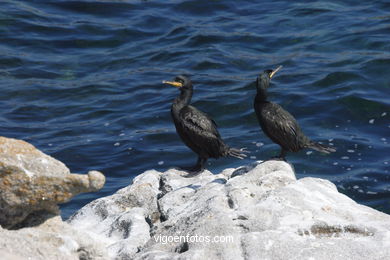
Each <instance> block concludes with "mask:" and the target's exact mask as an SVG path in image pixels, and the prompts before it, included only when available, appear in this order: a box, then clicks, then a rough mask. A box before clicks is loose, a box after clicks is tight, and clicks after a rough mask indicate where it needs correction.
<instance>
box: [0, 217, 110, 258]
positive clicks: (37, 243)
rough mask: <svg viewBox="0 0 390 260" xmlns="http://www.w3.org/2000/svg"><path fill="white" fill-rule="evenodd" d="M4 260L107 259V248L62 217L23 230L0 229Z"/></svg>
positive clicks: (0, 248)
mask: <svg viewBox="0 0 390 260" xmlns="http://www.w3.org/2000/svg"><path fill="white" fill-rule="evenodd" d="M0 256H1V259H7V260H13V259H14V260H19V259H34V260H46V259H58V260H60V259H63V260H68V259H75V260H76V259H83V260H87V259H91V260H92V259H94V260H95V259H96V260H99V259H102V260H103V259H107V258H108V256H107V255H106V253H105V250H104V245H103V244H101V243H100V242H98V241H96V240H94V239H93V238H91V237H89V236H88V235H87V234H85V233H83V232H79V231H78V230H76V229H74V228H72V227H71V226H70V225H69V224H67V223H65V222H63V221H62V220H61V218H60V217H59V216H55V217H52V218H49V219H47V220H46V221H45V222H44V223H42V224H40V225H37V226H34V227H28V228H22V229H19V230H6V229H2V228H1V227H0Z"/></svg>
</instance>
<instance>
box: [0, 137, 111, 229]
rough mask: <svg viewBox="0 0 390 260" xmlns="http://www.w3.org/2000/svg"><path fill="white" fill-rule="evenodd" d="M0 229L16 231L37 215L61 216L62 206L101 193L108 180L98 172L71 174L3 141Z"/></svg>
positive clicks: (15, 142) (34, 151)
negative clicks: (73, 200) (86, 195)
mask: <svg viewBox="0 0 390 260" xmlns="http://www.w3.org/2000/svg"><path fill="white" fill-rule="evenodd" d="M0 153H1V157H0V225H1V226H2V227H3V228H13V227H15V225H17V224H20V223H21V222H22V221H24V220H25V219H26V217H27V216H29V215H30V214H33V213H36V212H52V213H54V214H58V206H57V204H59V203H64V202H67V201H69V200H70V199H71V198H72V197H73V196H75V195H77V194H79V193H82V192H90V191H97V190H99V189H100V188H102V187H103V185H104V182H105V178H104V176H103V174H101V173H100V172H97V171H91V172H89V173H88V175H80V174H71V173H70V171H69V169H68V168H67V167H66V166H65V165H64V164H63V163H61V162H60V161H58V160H56V159H54V158H52V157H50V156H48V155H46V154H44V153H42V152H41V151H39V150H38V149H36V148H35V147H34V146H33V145H31V144H29V143H26V142H24V141H21V140H16V139H11V138H5V137H0Z"/></svg>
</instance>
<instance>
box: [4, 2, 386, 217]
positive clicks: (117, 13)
mask: <svg viewBox="0 0 390 260" xmlns="http://www.w3.org/2000/svg"><path fill="white" fill-rule="evenodd" d="M365 2H367V3H365ZM0 5H1V8H0V39H1V40H0V87H1V92H0V101H1V102H0V107H1V109H0V122H1V124H0V130H1V135H4V136H7V137H14V138H20V139H24V140H26V141H28V142H30V143H32V144H34V145H35V146H36V147H38V148H39V149H41V150H42V151H44V152H45V153H48V154H50V155H52V156H54V157H55V158H57V159H59V160H61V161H63V162H64V163H66V164H67V165H68V166H69V168H70V169H71V170H72V172H80V173H85V172H87V171H88V170H90V169H98V170H101V171H103V172H104V173H105V174H106V176H107V184H106V185H105V187H104V188H103V189H102V190H101V191H100V192H98V193H89V194H83V195H80V196H77V197H76V198H75V199H73V200H72V201H71V202H70V203H67V204H64V205H63V206H62V213H63V216H64V217H68V216H69V215H70V214H72V213H73V212H74V211H75V210H76V209H78V208H80V207H82V206H83V205H84V204H86V203H87V202H89V201H91V200H92V199H95V198H98V197H101V196H106V195H109V194H112V193H114V192H115V191H116V190H118V189H119V188H121V187H124V186H126V185H128V184H129V183H130V182H131V180H132V178H133V177H134V176H136V175H137V174H140V173H142V172H143V171H145V170H148V169H153V168H154V169H157V170H161V171H164V170H166V169H168V168H169V167H171V166H176V165H188V164H192V163H194V162H195V160H196V157H195V155H194V154H193V153H192V152H191V151H190V150H189V149H188V148H187V147H186V146H184V145H183V144H182V142H181V141H180V140H179V138H178V136H177V135H176V133H175V129H174V126H173V124H172V121H171V118H170V112H169V109H170V103H171V102H172V100H173V98H174V97H175V96H176V95H177V94H178V92H177V90H176V89H175V88H172V87H169V86H165V85H162V84H161V81H162V80H171V79H172V78H173V77H174V76H176V75H177V74H182V73H184V74H188V75H190V76H191V78H192V80H193V82H194V84H195V95H194V98H193V104H194V105H195V106H197V107H198V108H200V109H202V110H204V111H207V112H208V113H209V114H211V115H212V116H213V117H214V119H215V121H217V123H218V125H219V129H220V132H221V135H222V136H223V137H224V139H225V141H226V142H227V143H228V144H230V145H231V146H236V147H247V148H248V150H250V151H251V152H252V153H251V155H250V156H252V157H250V158H248V159H246V160H243V161H240V160H237V159H234V158H224V159H219V160H210V162H209V164H208V169H209V170H211V171H212V172H214V173H218V172H219V171H220V170H222V169H224V168H226V167H238V166H240V165H245V164H249V163H251V162H252V161H254V160H255V159H257V160H260V159H267V158H269V157H271V156H274V155H276V154H277V153H278V150H279V148H278V147H277V146H276V145H275V144H272V143H271V141H270V140H269V139H267V138H266V137H265V136H264V135H263V133H262V132H261V131H260V129H259V126H258V123H257V121H256V118H255V116H254V112H253V108H252V103H253V98H254V94H255V86H254V80H255V78H256V76H257V75H258V73H259V72H260V71H262V70H263V69H268V68H275V67H276V66H277V65H280V64H281V65H283V66H284V68H283V69H282V71H281V72H280V73H279V75H277V76H276V77H275V78H274V80H273V85H272V87H271V91H270V92H271V93H270V99H271V100H273V101H275V102H278V103H279V104H281V105H282V106H283V107H284V108H286V109H287V110H289V111H290V112H291V113H292V114H293V115H294V116H295V117H296V118H297V119H298V121H299V123H300V124H301V126H302V128H303V129H304V131H305V132H306V134H307V135H308V136H310V137H311V138H312V139H314V140H317V141H323V143H324V144H329V143H331V144H333V145H334V146H335V147H337V149H338V150H337V152H336V153H335V154H331V155H323V154H319V153H317V152H312V153H311V151H308V150H306V151H302V152H300V153H297V154H291V155H290V156H289V157H288V158H289V160H290V161H291V162H292V163H293V164H294V166H295V169H296V172H297V175H298V177H299V178H302V177H305V176H314V177H321V178H326V179H329V180H331V181H333V182H334V183H335V184H336V185H337V187H338V188H339V190H340V191H341V192H343V193H345V194H347V195H348V196H350V197H351V198H353V199H355V200H357V201H358V202H360V203H363V204H366V205H369V206H372V207H374V208H376V209H379V210H381V211H383V212H387V213H390V177H389V163H390V160H389V142H390V136H389V132H390V120H389V118H390V73H389V68H390V2H389V1H386V0H380V1H347V0H344V1H341V0H340V1H336V0H335V1H318V2H313V1H294V2H293V1H273V2H270V1H233V0H230V1H228V0H224V1H196V0H193V1H9V0H6V1H4V0H3V1H1V4H0Z"/></svg>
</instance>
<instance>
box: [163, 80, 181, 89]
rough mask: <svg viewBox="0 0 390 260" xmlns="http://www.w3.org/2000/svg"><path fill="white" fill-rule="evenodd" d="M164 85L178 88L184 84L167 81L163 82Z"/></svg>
mask: <svg viewBox="0 0 390 260" xmlns="http://www.w3.org/2000/svg"><path fill="white" fill-rule="evenodd" d="M162 83H163V84H169V85H172V86H174V87H177V88H181V87H183V84H182V83H180V82H176V81H167V80H163V82H162Z"/></svg>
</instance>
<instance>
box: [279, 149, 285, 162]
mask: <svg viewBox="0 0 390 260" xmlns="http://www.w3.org/2000/svg"><path fill="white" fill-rule="evenodd" d="M286 155H287V151H286V150H284V149H283V148H282V150H280V154H279V158H280V159H282V160H283V161H286Z"/></svg>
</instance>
